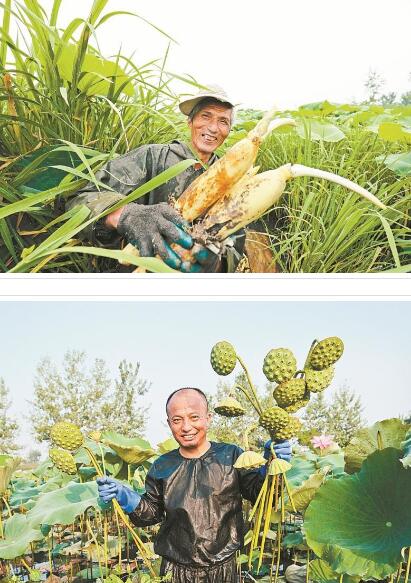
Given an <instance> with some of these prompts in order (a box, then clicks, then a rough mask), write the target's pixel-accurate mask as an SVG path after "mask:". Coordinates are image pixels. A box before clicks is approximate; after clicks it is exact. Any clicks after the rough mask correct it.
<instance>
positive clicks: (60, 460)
mask: <svg viewBox="0 0 411 583" xmlns="http://www.w3.org/2000/svg"><path fill="white" fill-rule="evenodd" d="M49 457H50V459H51V461H52V462H53V464H54V465H55V466H56V468H58V469H59V470H61V471H62V472H66V474H76V473H77V468H76V462H75V460H74V457H73V456H72V455H71V453H69V452H68V451H65V450H64V449H50V451H49Z"/></svg>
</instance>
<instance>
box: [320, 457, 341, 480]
mask: <svg viewBox="0 0 411 583" xmlns="http://www.w3.org/2000/svg"><path fill="white" fill-rule="evenodd" d="M327 466H328V467H329V468H330V470H331V472H332V474H333V475H334V476H340V475H341V474H344V454H343V453H330V454H328V455H324V456H319V457H318V458H317V467H318V468H325V467H327Z"/></svg>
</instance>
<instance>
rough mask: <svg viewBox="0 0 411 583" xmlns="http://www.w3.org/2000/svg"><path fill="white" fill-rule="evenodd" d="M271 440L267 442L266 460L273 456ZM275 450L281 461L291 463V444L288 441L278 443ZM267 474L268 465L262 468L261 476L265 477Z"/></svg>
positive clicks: (275, 444)
mask: <svg viewBox="0 0 411 583" xmlns="http://www.w3.org/2000/svg"><path fill="white" fill-rule="evenodd" d="M271 443H272V442H271V439H269V440H268V441H266V442H265V444H264V457H265V459H266V460H269V459H270V456H271ZM273 449H274V451H275V455H276V456H277V457H278V459H280V460H284V461H286V462H289V461H291V443H290V442H289V441H288V439H284V440H281V441H277V442H276V443H274V445H273ZM266 473H267V464H265V466H261V467H260V474H261V475H262V476H265V475H266Z"/></svg>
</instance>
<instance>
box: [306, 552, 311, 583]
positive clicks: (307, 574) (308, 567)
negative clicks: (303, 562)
mask: <svg viewBox="0 0 411 583" xmlns="http://www.w3.org/2000/svg"><path fill="white" fill-rule="evenodd" d="M309 573H310V549H307V571H306V573H305V583H308V582H309Z"/></svg>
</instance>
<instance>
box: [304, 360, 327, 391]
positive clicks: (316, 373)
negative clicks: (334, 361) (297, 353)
mask: <svg viewBox="0 0 411 583" xmlns="http://www.w3.org/2000/svg"><path fill="white" fill-rule="evenodd" d="M304 372H305V382H306V383H307V389H309V390H310V391H311V392H312V393H321V391H323V390H324V389H326V388H327V387H328V386H330V384H331V381H332V380H333V377H334V367H333V366H332V365H331V366H329V367H328V368H324V369H323V370H314V369H313V368H306V369H304Z"/></svg>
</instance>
